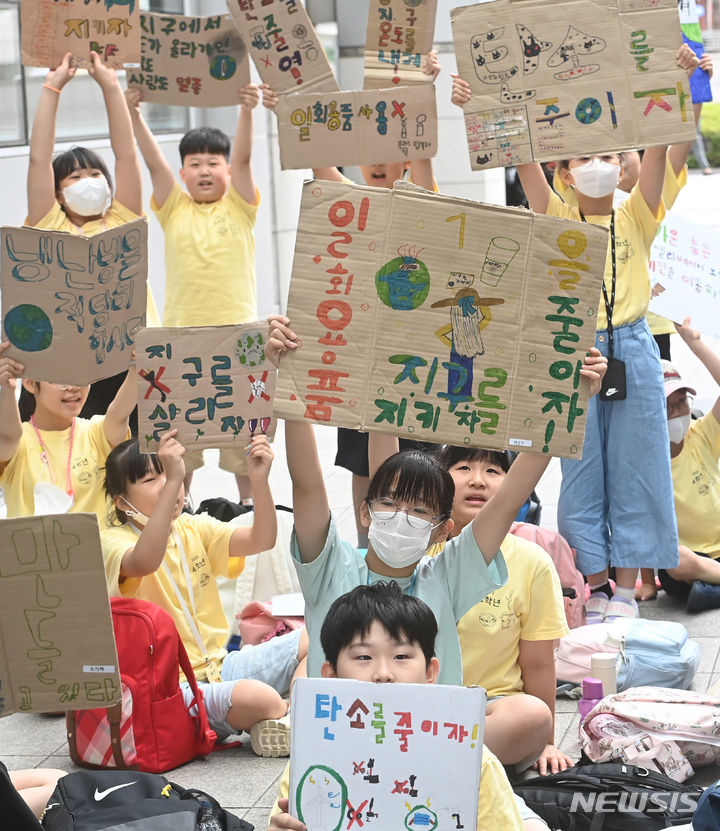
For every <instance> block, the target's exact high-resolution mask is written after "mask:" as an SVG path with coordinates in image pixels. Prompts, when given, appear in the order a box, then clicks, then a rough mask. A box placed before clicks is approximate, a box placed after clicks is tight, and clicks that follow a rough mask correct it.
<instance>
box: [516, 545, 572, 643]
mask: <svg viewBox="0 0 720 831" xmlns="http://www.w3.org/2000/svg"><path fill="white" fill-rule="evenodd" d="M515 541H516V546H517V548H518V550H520V551H522V552H523V555H521V556H523V557H524V559H526V560H527V573H528V575H529V577H530V582H529V584H528V603H527V607H526V609H527V611H526V614H525V616H524V617H523V620H522V622H521V631H520V639H521V640H524V641H546V640H554V639H555V638H562V637H563V636H564V635H567V634H568V632H569V631H570V629H569V628H568V625H567V618H566V617H565V604H564V603H563V595H562V586H561V585H560V578H559V577H558V573H557V571H556V570H555V566H554V565H553V562H552V560H551V558H550V555H549V554H548V553H547V552H545V551H543V549H542V548H541V547H540V546H538V545H535V544H534V543H532V542H530V541H529V540H524V539H521V538H520V537H515ZM521 562H522V561H521Z"/></svg>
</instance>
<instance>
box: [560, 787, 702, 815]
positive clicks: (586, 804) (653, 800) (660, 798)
mask: <svg viewBox="0 0 720 831" xmlns="http://www.w3.org/2000/svg"><path fill="white" fill-rule="evenodd" d="M697 802H698V797H696V796H694V795H693V794H689V793H679V792H677V791H652V792H651V791H633V792H631V793H627V792H625V791H624V792H622V793H599V794H596V793H590V794H583V793H576V794H573V798H572V802H571V804H570V812H571V813H599V814H617V813H620V814H664V813H665V812H666V811H687V812H688V814H690V813H692V812H694V811H695V808H697Z"/></svg>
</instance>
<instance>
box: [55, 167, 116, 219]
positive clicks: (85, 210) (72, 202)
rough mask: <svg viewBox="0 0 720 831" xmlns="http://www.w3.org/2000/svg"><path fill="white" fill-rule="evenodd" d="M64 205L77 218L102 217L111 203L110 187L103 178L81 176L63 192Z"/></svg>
mask: <svg viewBox="0 0 720 831" xmlns="http://www.w3.org/2000/svg"><path fill="white" fill-rule="evenodd" d="M63 196H64V197H65V204H66V205H67V206H68V208H70V210H71V211H72V212H73V213H76V214H78V216H102V214H104V213H105V211H106V210H107V209H108V208H109V207H110V204H111V203H112V196H111V195H110V187H109V185H108V183H107V179H106V178H105V177H104V176H97V177H93V176H83V178H82V179H80V181H79V182H75V183H74V184H72V185H70V186H69V187H67V188H65V189H64V190H63Z"/></svg>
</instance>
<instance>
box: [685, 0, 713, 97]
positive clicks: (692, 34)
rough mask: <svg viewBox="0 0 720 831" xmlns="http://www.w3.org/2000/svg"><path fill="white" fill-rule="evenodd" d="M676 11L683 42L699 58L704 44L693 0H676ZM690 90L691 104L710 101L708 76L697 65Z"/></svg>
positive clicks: (691, 78) (703, 49) (691, 79)
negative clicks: (678, 16) (678, 15)
mask: <svg viewBox="0 0 720 831" xmlns="http://www.w3.org/2000/svg"><path fill="white" fill-rule="evenodd" d="M678 12H679V14H680V28H681V30H682V39H683V43H687V45H688V46H689V47H690V48H691V49H692V50H693V52H694V53H695V54H696V55H697V56H698V58H701V57H702V56H703V55H704V54H705V46H704V45H703V37H702V29H701V28H700V18H699V17H698V10H697V6H696V4H695V0H678ZM690 91H691V93H692V100H693V104H703V103H705V102H706V101H712V90H711V88H710V76H709V75H708V73H707V72H706V71H705V70H704V69H700V68H699V67H698V68H697V69H696V70H695V72H693V74H692V75H691V76H690Z"/></svg>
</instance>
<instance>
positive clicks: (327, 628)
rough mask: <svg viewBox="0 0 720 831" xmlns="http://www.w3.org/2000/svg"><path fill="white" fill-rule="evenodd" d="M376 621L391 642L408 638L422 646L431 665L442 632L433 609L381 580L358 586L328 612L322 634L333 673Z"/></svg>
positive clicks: (335, 602) (322, 641)
mask: <svg viewBox="0 0 720 831" xmlns="http://www.w3.org/2000/svg"><path fill="white" fill-rule="evenodd" d="M375 621H377V622H378V623H379V624H380V625H381V626H382V627H383V629H385V631H386V632H387V633H388V635H390V637H391V638H395V639H396V640H399V639H400V638H401V637H403V636H404V637H405V638H407V640H408V641H410V642H411V643H416V644H418V646H419V647H420V649H422V651H423V655H424V656H425V666H428V665H429V664H430V659H431V658H433V656H434V655H435V638H436V637H437V632H438V626H437V621H436V620H435V615H434V614H433V612H432V609H431V608H430V607H429V606H428V605H427V603H425V602H424V601H422V600H420V599H419V598H417V597H413V596H412V595H409V594H405V593H404V592H403V590H402V589H401V588H400V586H398V584H397V583H396V582H395V581H394V580H390V581H389V582H385V581H383V580H380V581H378V582H377V583H373V584H372V585H371V586H356V587H355V588H354V589H352V590H351V591H349V592H347V593H346V594H342V595H340V597H338V598H337V599H336V600H335V601H334V603H333V604H332V606H330V608H329V609H328V613H327V615H326V616H325V620H324V621H323V625H322V628H321V630H320V644H321V645H322V648H323V652H324V653H325V659H326V660H327V661H328V662H329V663H330V666H331V667H332V668H333V671H335V669H336V668H337V660H338V655H339V654H340V650H341V649H344V648H345V647H347V646H349V645H350V644H351V643H352V641H353V638H355V637H356V636H357V635H360V636H361V637H362V636H363V635H366V634H367V633H368V632H369V631H370V627H371V626H372V625H373V623H375Z"/></svg>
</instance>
